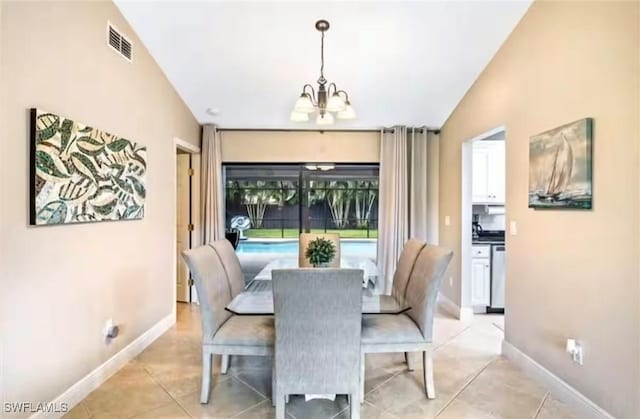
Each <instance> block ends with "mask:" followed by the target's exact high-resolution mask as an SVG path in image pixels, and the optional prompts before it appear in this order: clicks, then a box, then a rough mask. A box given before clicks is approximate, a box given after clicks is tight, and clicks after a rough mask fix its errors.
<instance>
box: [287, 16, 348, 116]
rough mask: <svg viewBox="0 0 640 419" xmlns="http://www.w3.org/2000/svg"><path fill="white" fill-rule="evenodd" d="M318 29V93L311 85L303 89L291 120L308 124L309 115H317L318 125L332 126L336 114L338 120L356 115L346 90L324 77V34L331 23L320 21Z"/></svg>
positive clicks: (317, 25)
mask: <svg viewBox="0 0 640 419" xmlns="http://www.w3.org/2000/svg"><path fill="white" fill-rule="evenodd" d="M316 29H317V30H318V31H320V33H321V34H322V36H321V41H320V78H319V79H318V80H317V83H318V89H317V91H316V90H315V89H314V88H313V86H312V85H311V84H305V85H304V86H303V87H302V93H301V94H300V97H299V98H298V100H297V101H296V103H295V105H294V106H293V111H292V112H291V120H292V121H294V122H306V121H308V120H309V114H312V113H314V112H315V113H317V114H318V116H317V117H316V124H318V125H332V124H333V123H334V122H335V118H334V116H333V115H332V114H333V113H335V114H336V118H338V119H354V118H355V117H356V113H355V111H354V110H353V107H351V103H350V102H349V95H348V94H347V92H345V91H344V90H339V89H338V87H337V86H336V84H335V83H328V81H327V79H325V77H324V33H325V32H326V31H328V30H329V22H327V21H326V20H319V21H317V22H316Z"/></svg>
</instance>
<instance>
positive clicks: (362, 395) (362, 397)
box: [360, 354, 364, 403]
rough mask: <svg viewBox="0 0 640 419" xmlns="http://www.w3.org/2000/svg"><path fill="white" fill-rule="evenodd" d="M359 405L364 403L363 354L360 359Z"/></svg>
mask: <svg viewBox="0 0 640 419" xmlns="http://www.w3.org/2000/svg"><path fill="white" fill-rule="evenodd" d="M360 403H364V354H362V358H361V359H360Z"/></svg>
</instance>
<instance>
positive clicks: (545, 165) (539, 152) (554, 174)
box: [529, 118, 593, 209]
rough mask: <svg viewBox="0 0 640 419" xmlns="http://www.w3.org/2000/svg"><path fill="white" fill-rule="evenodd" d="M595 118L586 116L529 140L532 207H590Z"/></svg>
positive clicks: (530, 200) (530, 199) (530, 202)
mask: <svg viewBox="0 0 640 419" xmlns="http://www.w3.org/2000/svg"><path fill="white" fill-rule="evenodd" d="M592 137H593V119H592V118H584V119H581V120H578V121H575V122H571V123H569V124H566V125H562V126H560V127H558V128H554V129H552V130H549V131H545V132H543V133H541V134H538V135H534V136H532V137H531V138H530V141H529V208H574V209H591V205H592V202H591V201H592V159H591V153H592V151H591V150H592V140H593V138H592Z"/></svg>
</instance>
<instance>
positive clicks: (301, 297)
mask: <svg viewBox="0 0 640 419" xmlns="http://www.w3.org/2000/svg"><path fill="white" fill-rule="evenodd" d="M362 276H363V271H362V270H359V269H282V270H278V269H276V270H274V271H273V306H274V313H275V327H276V346H275V376H276V379H275V383H276V384H275V385H276V388H275V391H274V394H276V395H277V396H276V400H275V402H276V418H277V419H284V417H285V400H286V398H287V396H288V395H289V394H326V393H330V394H348V395H349V403H350V408H351V419H359V417H360V400H359V399H360V397H359V395H360V386H359V381H360V374H359V371H358V369H359V365H360V357H361V350H360V346H361V341H360V332H361V327H362Z"/></svg>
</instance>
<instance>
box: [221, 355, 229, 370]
mask: <svg viewBox="0 0 640 419" xmlns="http://www.w3.org/2000/svg"><path fill="white" fill-rule="evenodd" d="M229 361H231V355H222V361H221V363H220V374H226V373H227V372H228V371H229Z"/></svg>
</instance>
